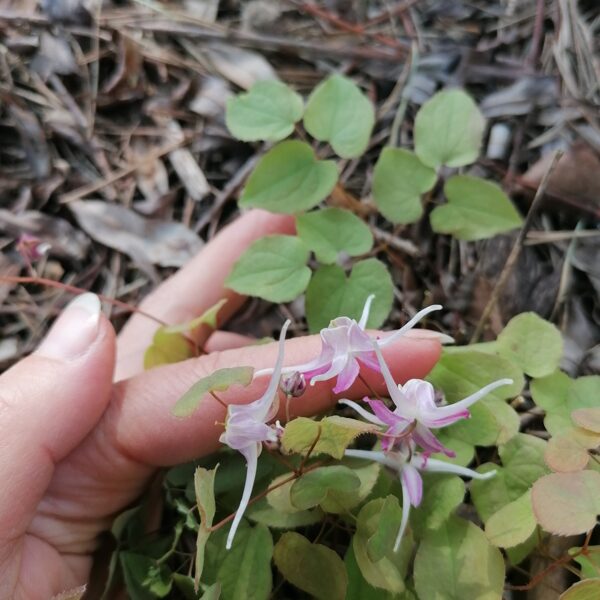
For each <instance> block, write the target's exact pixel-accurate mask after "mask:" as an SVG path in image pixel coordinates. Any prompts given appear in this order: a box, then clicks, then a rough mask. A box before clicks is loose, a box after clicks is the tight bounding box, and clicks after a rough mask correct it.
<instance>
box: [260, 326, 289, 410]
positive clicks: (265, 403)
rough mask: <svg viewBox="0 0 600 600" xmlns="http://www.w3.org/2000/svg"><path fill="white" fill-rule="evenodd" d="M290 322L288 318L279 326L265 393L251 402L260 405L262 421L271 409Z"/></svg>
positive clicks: (277, 385)
mask: <svg viewBox="0 0 600 600" xmlns="http://www.w3.org/2000/svg"><path fill="white" fill-rule="evenodd" d="M290 323H291V321H290V320H289V319H288V320H287V321H286V322H285V323H284V324H283V327H282V328H281V334H280V335H279V350H278V353H277V361H276V362H275V366H274V367H273V375H272V376H271V381H269V385H268V387H267V389H266V390H265V393H264V394H263V395H262V396H261V397H260V398H259V399H258V400H255V401H254V402H253V403H252V404H254V405H255V406H257V407H260V410H261V413H262V420H263V421H264V420H266V418H267V416H268V414H269V412H270V410H271V406H272V404H273V400H274V398H275V394H277V388H278V387H279V378H280V377H281V367H282V365H283V353H284V351H285V334H286V333H287V330H288V327H289V326H290Z"/></svg>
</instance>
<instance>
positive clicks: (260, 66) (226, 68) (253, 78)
mask: <svg viewBox="0 0 600 600" xmlns="http://www.w3.org/2000/svg"><path fill="white" fill-rule="evenodd" d="M203 52H204V53H205V54H206V56H207V57H208V58H209V59H210V61H211V63H212V65H213V67H214V68H215V70H216V71H217V72H218V73H220V74H221V75H222V76H223V77H226V78H227V79H229V81H231V82H233V83H235V84H236V85H237V86H239V87H241V88H243V89H245V90H247V89H249V88H251V87H252V86H253V85H254V84H255V83H256V82H257V81H263V80H265V79H278V77H277V74H276V73H275V70H274V69H273V67H272V66H271V65H270V64H269V63H268V62H267V60H266V59H265V58H264V57H263V56H262V55H260V54H258V53H257V52H252V51H251V50H243V49H241V48H236V47H235V46H225V45H223V44H211V45H210V46H209V47H207V48H205V49H203Z"/></svg>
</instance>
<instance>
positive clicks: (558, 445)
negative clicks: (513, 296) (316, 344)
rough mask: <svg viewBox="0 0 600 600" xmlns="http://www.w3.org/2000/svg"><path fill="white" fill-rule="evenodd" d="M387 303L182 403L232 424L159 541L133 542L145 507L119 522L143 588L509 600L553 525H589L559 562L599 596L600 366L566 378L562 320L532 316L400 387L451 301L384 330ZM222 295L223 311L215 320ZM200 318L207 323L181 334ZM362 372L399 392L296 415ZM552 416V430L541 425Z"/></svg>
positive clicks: (127, 572)
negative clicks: (397, 345) (508, 588)
mask: <svg viewBox="0 0 600 600" xmlns="http://www.w3.org/2000/svg"><path fill="white" fill-rule="evenodd" d="M373 305H374V299H373V298H372V297H369V298H368V299H367V301H366V303H365V305H364V307H363V310H362V314H361V317H360V319H359V320H354V319H352V318H349V317H346V316H344V317H338V318H336V319H334V320H333V322H332V323H330V324H329V325H328V326H327V327H325V328H323V329H322V331H321V341H322V349H321V352H320V354H319V355H317V356H315V357H314V359H313V360H312V361H309V362H308V363H305V364H302V365H290V366H285V367H284V366H283V365H284V362H283V360H284V345H283V344H284V340H285V337H286V331H287V326H288V323H286V324H284V326H283V328H282V331H281V336H280V340H279V351H278V357H277V360H276V362H275V364H274V366H273V367H272V368H270V369H265V370H263V371H259V372H255V371H254V370H253V369H252V368H251V367H244V366H240V367H235V368H229V369H221V370H219V371H216V372H215V373H213V374H211V375H209V376H208V377H205V378H203V379H201V380H199V381H198V382H197V383H196V384H195V385H194V386H192V388H191V389H190V390H188V392H187V393H186V394H184V396H183V397H182V398H181V399H180V400H179V401H178V402H177V404H176V405H175V406H174V408H173V414H174V415H175V416H177V417H179V418H185V417H189V416H190V415H192V414H193V413H194V412H195V411H196V410H198V408H200V407H202V405H204V404H206V403H208V402H218V403H221V404H223V405H224V409H223V411H224V413H225V414H226V417H225V423H224V424H222V423H215V427H216V428H218V429H217V431H219V430H220V431H221V432H222V433H221V437H220V440H221V442H222V444H223V450H222V451H220V452H219V453H218V454H217V455H216V456H213V457H209V458H207V459H205V460H203V461H202V462H201V463H200V464H199V465H198V464H190V465H183V466H181V467H177V468H175V469H172V470H171V471H169V473H168V474H167V477H166V483H165V486H166V490H167V502H168V503H169V505H171V506H172V507H173V509H174V511H175V512H176V514H179V518H178V519H177V522H176V524H175V526H174V532H173V534H172V536H171V537H167V538H166V539H164V540H163V541H162V545H158V544H157V546H156V547H154V546H152V545H151V544H150V545H147V544H145V545H144V546H143V549H140V548H138V549H137V550H136V551H131V550H130V549H129V547H128V543H130V542H128V541H127V540H128V539H129V540H131V539H132V538H133V539H135V538H134V536H132V532H133V531H135V528H136V527H137V525H135V519H134V518H131V519H130V521H129V523H127V525H126V526H125V527H124V526H123V524H122V523H117V525H116V527H117V529H118V531H117V535H118V536H119V537H120V538H121V540H122V541H121V544H123V547H122V549H121V552H120V553H119V560H120V562H121V565H122V570H123V573H124V576H125V579H126V581H127V583H128V591H129V593H130V594H131V597H132V598H160V597H167V596H168V594H169V593H171V591H172V590H173V589H174V588H177V589H179V590H180V592H181V593H182V594H183V595H184V596H185V597H189V598H198V597H200V595H202V597H203V598H223V599H225V600H230V599H238V598H240V599H241V598H257V599H259V598H265V599H266V598H269V597H272V595H275V597H277V594H276V592H275V591H274V585H275V582H274V574H275V573H277V578H278V580H279V583H278V584H277V586H281V585H283V584H284V583H285V584H287V585H291V586H293V587H295V588H298V589H299V590H301V591H302V592H304V593H306V594H309V595H311V596H313V597H316V598H328V599H330V598H333V599H338V598H339V599H343V598H361V599H362V598H375V599H378V598H400V599H411V598H412V599H414V598H419V599H429V598H439V599H442V598H443V599H444V600H445V599H447V598H449V599H459V598H460V599H463V598H470V597H477V598H489V599H500V598H501V597H502V594H503V590H504V588H505V585H506V584H505V577H506V573H507V571H508V570H510V569H511V568H513V566H517V565H520V568H521V569H522V570H523V569H526V568H527V564H528V563H527V561H528V557H530V556H532V555H534V554H536V553H542V554H544V552H545V550H544V547H545V544H546V541H547V538H548V535H549V534H554V535H575V534H584V533H587V534H588V535H587V537H586V539H585V541H584V543H583V545H578V546H574V547H573V548H571V549H570V550H569V552H568V553H567V554H565V555H564V556H562V557H556V562H555V563H553V565H551V567H549V569H548V570H547V571H550V570H552V568H556V567H557V566H560V565H569V566H570V569H571V570H573V571H574V572H575V573H577V575H578V577H579V579H580V581H578V582H577V583H576V584H575V585H574V586H573V587H572V588H571V589H570V590H568V592H566V593H565V598H578V597H579V596H578V595H577V594H579V593H583V592H585V593H586V594H588V595H587V596H581V597H594V594H597V593H598V591H599V590H600V576H599V575H600V571H599V569H600V547H596V546H591V545H590V539H591V533H592V531H593V530H594V527H595V525H596V523H597V520H596V515H597V514H598V512H599V510H600V506H599V504H598V498H599V497H600V472H599V471H600V469H599V467H598V464H599V463H598V460H597V457H596V453H597V450H598V448H599V447H600V426H599V421H600V409H599V408H598V400H597V399H598V397H599V395H600V377H597V376H584V377H579V378H577V379H572V378H570V377H569V376H568V375H566V374H565V373H564V372H562V371H561V370H560V369H559V364H560V360H561V357H562V350H563V348H562V338H561V335H560V332H559V331H558V330H557V329H556V328H555V327H554V325H552V324H551V323H549V322H547V321H545V320H544V319H542V318H540V317H539V316H537V315H535V314H534V313H524V314H521V315H518V316H516V317H514V318H513V319H512V320H511V321H510V322H509V323H508V324H507V326H506V327H505V329H504V330H503V331H502V332H501V334H500V335H499V336H498V338H497V339H496V340H495V341H493V342H486V343H481V344H474V345H470V346H465V347H454V348H446V349H445V350H444V352H443V354H442V357H441V359H440V361H439V362H438V364H437V365H436V366H435V368H434V369H433V371H432V372H431V373H430V374H429V376H428V377H427V378H426V380H411V381H409V382H407V383H405V384H404V385H398V382H396V381H394V379H393V377H392V374H391V372H390V370H389V368H388V366H387V364H386V362H385V359H384V357H383V355H382V352H381V349H382V348H385V346H386V345H388V344H390V343H392V342H393V341H394V340H395V339H398V338H399V337H401V336H402V335H404V334H405V333H406V332H407V331H408V330H409V329H410V328H412V327H414V326H415V325H416V324H417V322H418V320H419V319H420V318H422V317H423V316H425V315H426V314H428V313H429V312H431V311H432V310H438V309H440V308H441V307H439V306H433V307H429V308H428V309H425V310H424V311H422V312H421V313H420V314H418V315H417V316H416V317H415V318H414V319H412V320H411V321H410V322H409V323H407V325H405V326H404V327H403V328H401V329H399V330H398V331H396V332H390V333H385V334H383V335H381V336H380V337H379V338H378V339H374V338H372V337H371V335H370V334H369V333H368V332H367V331H366V330H365V327H366V324H367V323H368V317H369V310H370V308H371V307H372V306H373ZM221 306H222V303H219V304H218V305H216V306H215V307H213V309H211V310H210V311H208V314H209V315H214V317H212V319H213V320H211V321H210V323H211V324H212V326H214V327H216V323H217V316H218V310H219V308H220V307H221ZM200 321H201V323H200ZM194 325H195V327H197V326H199V325H200V326H205V325H206V320H202V319H200V320H195V321H194V322H192V325H191V326H190V324H186V325H184V326H181V327H178V328H177V329H178V331H177V332H175V333H177V334H178V335H183V334H182V333H181V332H182V331H188V332H189V331H191V330H193V329H194ZM365 370H369V371H371V372H376V373H379V374H380V376H381V377H382V379H383V381H384V382H385V384H386V388H387V394H386V396H387V398H386V397H377V396H376V395H375V394H374V393H373V392H371V393H370V394H369V396H368V397H366V398H365V399H364V400H363V402H361V403H357V402H353V401H350V400H341V401H340V402H339V403H338V405H337V410H336V411H335V413H334V414H329V415H326V416H323V417H321V418H308V417H296V418H294V415H295V414H298V413H299V412H306V411H301V405H300V403H302V402H306V401H307V397H306V395H307V394H309V393H310V387H311V386H312V385H313V384H316V383H318V382H320V381H330V385H331V386H332V387H333V388H335V389H336V391H337V392H338V393H340V394H342V395H343V393H344V391H345V390H347V389H348V387H349V386H350V385H351V384H352V383H353V382H354V381H355V380H356V379H357V378H362V375H361V371H363V372H364V371H365ZM259 378H260V379H261V381H263V380H264V381H265V387H264V392H263V393H262V394H260V395H258V397H257V399H256V400H255V401H253V402H251V403H250V404H246V405H239V404H236V400H235V399H236V395H237V391H238V390H239V389H240V386H247V385H249V384H250V383H251V382H252V381H253V380H254V379H259ZM363 382H364V379H363ZM440 396H441V397H442V398H443V399H442V400H440ZM516 409H518V411H517V410H516ZM539 410H542V411H543V412H544V415H545V416H544V427H545V431H543V430H540V431H537V430H535V429H532V430H528V429H527V425H526V423H527V422H528V419H527V417H528V415H530V414H533V413H535V412H536V411H539ZM282 416H285V417H286V418H287V422H286V423H285V425H283V424H281V423H280V422H279V421H278V420H277V418H278V417H282ZM467 485H468V488H467ZM467 489H468V491H469V496H466V492H467ZM469 503H470V504H471V511H472V512H471V516H470V517H469V518H465V515H468V514H469V511H468V509H467V506H468V505H469ZM186 532H195V534H196V539H197V542H196V549H195V558H194V556H193V554H186V553H184V558H183V561H184V568H185V569H186V570H187V571H188V572H189V571H191V570H192V567H193V569H194V576H193V577H192V576H191V575H183V574H182V573H181V572H177V571H181V568H182V567H181V562H179V563H177V562H176V563H175V564H176V565H178V566H177V569H176V570H173V569H172V566H171V565H172V561H173V558H174V556H175V555H176V553H177V552H181V549H180V548H181V539H182V537H184V536H185V535H186ZM177 556H179V555H177ZM179 560H180V561H181V558H179ZM574 565H576V567H577V568H574ZM274 569H276V570H274ZM544 574H545V572H542V573H541V574H537V575H536V577H535V578H532V581H531V585H533V584H535V583H537V582H539V581H540V580H541V579H542V578H543V576H544ZM523 587H525V588H526V587H527V586H523ZM278 589H279V587H278ZM517 589H518V588H517ZM132 590H133V591H132ZM290 593H293V592H290ZM286 594H287V595H286V597H288V595H289V593H288V592H286ZM589 594H592V596H590V595H589Z"/></svg>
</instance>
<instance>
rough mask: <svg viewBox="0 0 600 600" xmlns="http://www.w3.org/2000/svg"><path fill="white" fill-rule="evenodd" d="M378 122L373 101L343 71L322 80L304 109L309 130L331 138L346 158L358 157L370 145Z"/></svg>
mask: <svg viewBox="0 0 600 600" xmlns="http://www.w3.org/2000/svg"><path fill="white" fill-rule="evenodd" d="M374 123H375V109H374V108H373V104H372V102H371V101H370V100H369V99H368V98H367V97H366V96H365V95H364V94H363V93H362V92H361V91H360V88H359V87H358V86H357V85H356V84H355V83H354V82H353V81H351V80H350V79H348V78H346V77H343V76H342V75H332V76H331V77H329V78H327V79H326V80H325V81H323V82H321V83H320V84H319V85H318V86H317V87H316V88H315V89H314V90H313V93H312V94H311V95H310V97H309V99H308V102H307V104H306V111H305V113H304V127H305V129H306V131H308V133H310V135H312V136H313V137H314V138H315V139H317V140H319V141H322V142H329V143H330V144H331V147H332V148H333V149H334V150H335V152H336V154H337V155H338V156H341V157H342V158H355V157H357V156H360V155H361V154H362V153H363V152H364V151H365V150H366V149H367V146H368V144H369V139H370V138H371V132H372V131H373V125H374Z"/></svg>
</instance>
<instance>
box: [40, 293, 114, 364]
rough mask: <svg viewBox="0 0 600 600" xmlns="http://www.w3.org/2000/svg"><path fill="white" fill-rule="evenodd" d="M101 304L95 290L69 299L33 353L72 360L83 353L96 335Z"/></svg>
mask: <svg viewBox="0 0 600 600" xmlns="http://www.w3.org/2000/svg"><path fill="white" fill-rule="evenodd" d="M101 308H102V307H101V305H100V299H99V298H98V296H96V294H89V293H88V294H82V295H81V296H77V298H75V299H73V300H71V302H69V304H67V306H66V308H65V309H64V310H63V312H62V314H61V315H60V317H58V319H57V320H56V322H55V323H54V325H53V326H52V328H51V329H50V332H49V333H48V335H47V336H46V339H44V341H43V342H42V344H41V345H40V347H39V348H38V350H37V352H36V354H38V355H40V356H45V357H46V358H55V359H58V360H73V359H75V358H77V357H78V356H80V355H81V354H83V353H84V352H85V351H86V350H87V349H88V348H89V347H90V346H91V345H92V343H93V342H94V340H95V339H96V338H97V337H98V323H99V322H100V310H101Z"/></svg>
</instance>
